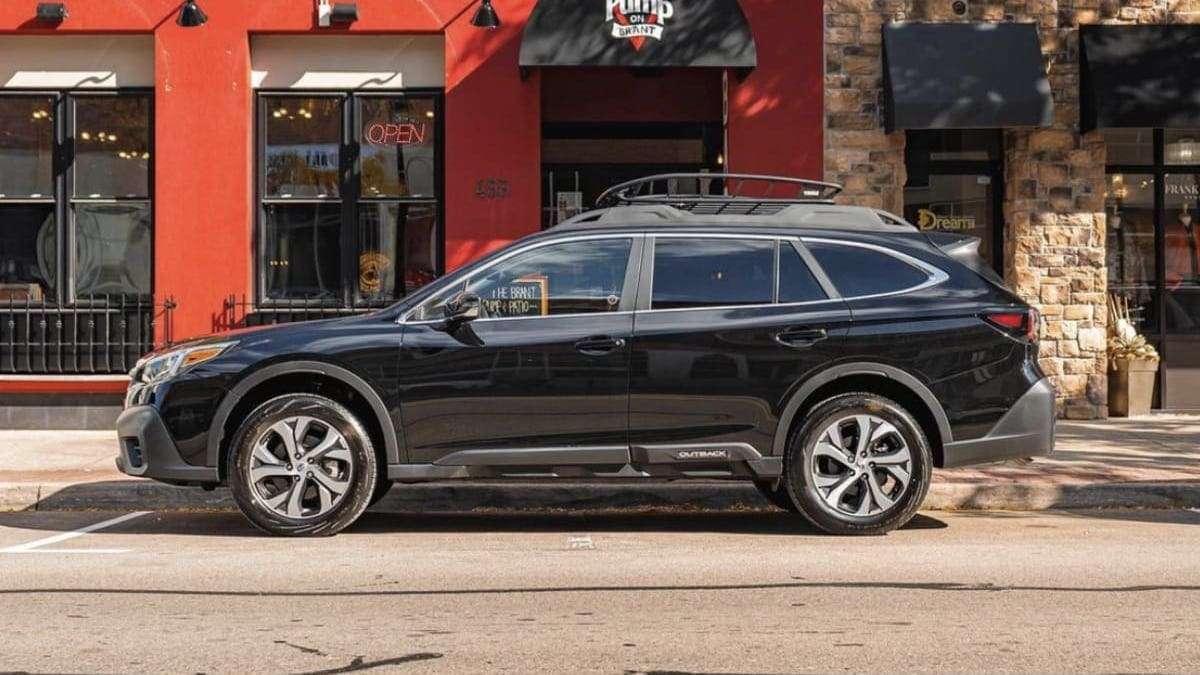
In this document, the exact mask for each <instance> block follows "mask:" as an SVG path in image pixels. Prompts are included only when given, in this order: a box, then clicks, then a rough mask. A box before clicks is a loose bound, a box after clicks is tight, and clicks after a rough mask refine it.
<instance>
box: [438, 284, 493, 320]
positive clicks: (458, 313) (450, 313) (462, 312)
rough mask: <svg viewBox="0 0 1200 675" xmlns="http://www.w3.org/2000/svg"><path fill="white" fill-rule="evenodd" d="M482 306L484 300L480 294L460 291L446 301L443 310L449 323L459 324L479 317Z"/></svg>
mask: <svg viewBox="0 0 1200 675" xmlns="http://www.w3.org/2000/svg"><path fill="white" fill-rule="evenodd" d="M482 306H483V302H482V301H481V300H480V299H479V296H478V295H476V294H474V293H467V292H465V291H460V292H458V293H455V294H454V295H453V296H451V297H450V299H449V300H447V301H446V304H445V305H443V306H442V312H443V314H444V318H445V319H446V323H447V324H449V325H457V324H462V323H466V322H468V321H474V320H475V319H478V318H479V312H480V308H481V307H482Z"/></svg>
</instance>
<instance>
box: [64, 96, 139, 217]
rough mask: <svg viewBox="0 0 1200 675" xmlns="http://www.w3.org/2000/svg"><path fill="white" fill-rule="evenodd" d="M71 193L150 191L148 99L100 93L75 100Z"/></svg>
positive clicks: (99, 194)
mask: <svg viewBox="0 0 1200 675" xmlns="http://www.w3.org/2000/svg"><path fill="white" fill-rule="evenodd" d="M74 143H75V171H74V175H75V196H76V197H93V198H95V197H146V196H148V195H149V194H150V168H149V167H150V99H149V97H146V96H120V97H117V96H100V97H89V98H79V99H76V101H75V137H74Z"/></svg>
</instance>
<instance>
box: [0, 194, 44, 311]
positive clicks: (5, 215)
mask: <svg viewBox="0 0 1200 675" xmlns="http://www.w3.org/2000/svg"><path fill="white" fill-rule="evenodd" d="M0 224H2V226H0V303H3V302H7V301H10V300H16V301H21V300H28V301H30V302H43V301H50V302H53V301H54V299H55V293H54V283H55V270H56V269H57V260H58V248H57V247H58V243H57V241H56V239H55V234H56V228H55V222H54V205H53V204H11V205H4V206H0Z"/></svg>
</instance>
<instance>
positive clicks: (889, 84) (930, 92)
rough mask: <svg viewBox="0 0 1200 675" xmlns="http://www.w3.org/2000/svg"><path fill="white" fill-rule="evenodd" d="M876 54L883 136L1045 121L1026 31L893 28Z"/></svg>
mask: <svg viewBox="0 0 1200 675" xmlns="http://www.w3.org/2000/svg"><path fill="white" fill-rule="evenodd" d="M883 48H884V78H885V83H884V91H885V95H886V97H887V100H886V102H885V103H886V107H887V110H886V112H887V117H886V121H885V124H886V126H887V130H888V131H893V130H895V129H995V128H1000V127H1038V126H1048V125H1049V124H1051V122H1053V117H1054V104H1053V101H1052V99H1051V97H1050V83H1049V81H1047V79H1046V73H1045V69H1044V68H1043V66H1042V50H1041V44H1040V43H1039V41H1038V33H1037V27H1036V26H1035V25H1033V24H1024V23H893V24H888V25H887V26H884V28H883Z"/></svg>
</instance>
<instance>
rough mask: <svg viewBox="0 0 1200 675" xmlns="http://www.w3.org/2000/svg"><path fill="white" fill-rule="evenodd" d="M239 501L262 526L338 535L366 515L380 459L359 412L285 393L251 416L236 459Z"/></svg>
mask: <svg viewBox="0 0 1200 675" xmlns="http://www.w3.org/2000/svg"><path fill="white" fill-rule="evenodd" d="M229 463H230V466H229V482H230V488H231V489H232V492H233V498H234V501H236V502H237V505H238V508H239V509H241V511H242V513H243V514H244V515H245V516H246V518H247V519H249V520H250V522H251V523H253V524H254V525H255V526H256V527H258V528H259V529H261V530H263V531H265V532H268V533H270V534H276V535H285V536H316V535H332V534H336V533H338V532H340V531H341V530H343V529H345V528H346V527H347V526H349V525H350V524H351V523H353V522H354V521H355V520H357V519H358V517H359V516H360V515H362V512H363V511H365V510H366V508H367V506H368V504H369V501H370V499H371V498H372V496H373V495H374V494H375V486H376V482H377V480H378V471H379V469H378V460H377V459H376V457H375V449H374V448H373V447H372V445H371V439H370V437H369V436H368V435H367V433H366V431H365V430H364V429H363V426H362V424H361V423H360V422H359V421H358V419H357V418H355V416H354V414H353V413H351V412H350V411H349V410H347V409H346V408H345V407H343V406H342V405H340V404H338V403H337V402H335V401H333V400H331V399H328V398H324V397H322V396H314V395H311V394H292V395H287V396H280V397H278V398H275V399H272V400H270V401H267V402H266V403H264V404H262V405H261V406H259V407H258V409H257V410H255V411H254V412H253V413H251V414H250V416H249V417H248V418H247V420H246V422H245V423H244V424H243V425H242V427H241V429H239V430H238V433H237V435H236V436H235V439H234V445H233V452H232V453H231V455H230V458H229Z"/></svg>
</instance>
